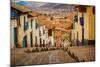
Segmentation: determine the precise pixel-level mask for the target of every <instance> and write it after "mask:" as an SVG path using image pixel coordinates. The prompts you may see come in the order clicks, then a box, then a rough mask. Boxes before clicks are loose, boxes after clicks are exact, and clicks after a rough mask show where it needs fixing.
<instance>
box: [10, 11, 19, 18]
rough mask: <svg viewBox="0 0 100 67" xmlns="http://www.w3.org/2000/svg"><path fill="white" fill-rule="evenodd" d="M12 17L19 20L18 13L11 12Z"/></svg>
mask: <svg viewBox="0 0 100 67" xmlns="http://www.w3.org/2000/svg"><path fill="white" fill-rule="evenodd" d="M11 17H16V18H18V15H17V13H16V12H15V11H13V10H12V11H11Z"/></svg>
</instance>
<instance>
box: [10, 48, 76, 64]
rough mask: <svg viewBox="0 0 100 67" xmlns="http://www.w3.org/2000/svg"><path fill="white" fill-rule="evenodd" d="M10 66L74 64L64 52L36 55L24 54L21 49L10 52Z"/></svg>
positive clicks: (39, 53) (38, 53)
mask: <svg viewBox="0 0 100 67" xmlns="http://www.w3.org/2000/svg"><path fill="white" fill-rule="evenodd" d="M11 51H12V52H11V65H33V64H34V65H36V64H51V63H52V64H54V63H70V62H76V61H75V60H74V59H73V58H71V57H70V56H69V55H68V53H67V52H66V51H63V50H60V49H59V50H52V51H44V52H36V53H25V52H24V51H23V49H15V50H11Z"/></svg>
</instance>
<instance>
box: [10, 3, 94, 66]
mask: <svg viewBox="0 0 100 67" xmlns="http://www.w3.org/2000/svg"><path fill="white" fill-rule="evenodd" d="M36 3H37V2H36ZM33 4H35V2H34V3H32V2H29V3H28V4H21V3H16V2H11V17H10V18H11V23H10V26H11V27H10V47H11V65H15V66H16V65H33V64H52V63H72V62H85V61H95V6H90V5H71V4H68V5H66V4H56V3H41V2H40V3H38V4H37V5H39V6H38V7H35V5H33ZM41 4H42V6H40V5H41ZM51 5H52V6H51Z"/></svg>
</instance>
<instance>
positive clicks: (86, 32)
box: [71, 6, 95, 46]
mask: <svg viewBox="0 0 100 67" xmlns="http://www.w3.org/2000/svg"><path fill="white" fill-rule="evenodd" d="M94 11H95V7H94V6H76V15H75V17H74V22H73V24H72V25H73V29H72V30H71V32H72V33H71V36H72V37H71V40H72V44H73V45H78V46H79V45H91V44H95V13H94Z"/></svg>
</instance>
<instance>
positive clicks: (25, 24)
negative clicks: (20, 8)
mask: <svg viewBox="0 0 100 67" xmlns="http://www.w3.org/2000/svg"><path fill="white" fill-rule="evenodd" d="M27 28H28V22H26V17H25V16H24V31H26V30H27Z"/></svg>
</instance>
